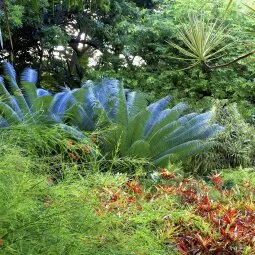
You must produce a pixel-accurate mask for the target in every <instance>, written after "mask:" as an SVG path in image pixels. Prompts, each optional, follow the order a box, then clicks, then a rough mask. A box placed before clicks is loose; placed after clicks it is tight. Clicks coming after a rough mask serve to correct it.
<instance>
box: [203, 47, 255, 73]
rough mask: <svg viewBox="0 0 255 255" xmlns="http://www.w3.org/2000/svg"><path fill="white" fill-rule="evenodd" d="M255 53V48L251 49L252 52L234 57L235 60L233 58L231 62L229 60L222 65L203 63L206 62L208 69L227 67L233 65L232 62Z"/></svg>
mask: <svg viewBox="0 0 255 255" xmlns="http://www.w3.org/2000/svg"><path fill="white" fill-rule="evenodd" d="M254 53H255V50H253V51H251V52H249V53H247V54H244V55H242V56H240V57H238V58H236V59H234V60H232V61H230V62H228V63H225V64H222V65H216V66H209V65H208V64H207V63H203V64H204V65H205V66H206V67H207V68H208V69H210V70H213V69H217V68H222V67H227V66H230V65H232V64H233V63H235V62H238V61H239V60H241V59H244V58H247V57H249V56H251V55H252V54H254Z"/></svg>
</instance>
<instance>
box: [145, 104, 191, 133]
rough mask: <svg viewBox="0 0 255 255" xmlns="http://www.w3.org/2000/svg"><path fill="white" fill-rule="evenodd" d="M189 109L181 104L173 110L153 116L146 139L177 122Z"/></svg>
mask: <svg viewBox="0 0 255 255" xmlns="http://www.w3.org/2000/svg"><path fill="white" fill-rule="evenodd" d="M186 109H187V106H186V105H185V104H183V103H179V104H177V105H176V106H174V107H173V108H172V109H166V110H164V111H161V112H159V113H158V114H157V116H154V115H153V116H152V117H151V119H150V123H151V124H150V126H151V127H150V129H148V130H147V133H146V137H148V138H150V137H151V136H152V135H153V134H154V133H155V132H157V131H158V130H159V129H161V128H162V127H164V126H165V125H168V124H169V123H170V122H172V121H175V120H177V119H178V118H179V117H180V115H181V114H182V113H183V111H185V110H186Z"/></svg>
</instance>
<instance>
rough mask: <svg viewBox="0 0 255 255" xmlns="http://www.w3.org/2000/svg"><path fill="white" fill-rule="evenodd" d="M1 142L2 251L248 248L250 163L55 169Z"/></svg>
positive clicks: (252, 213) (252, 212) (253, 183)
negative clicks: (202, 173) (219, 168)
mask: <svg viewBox="0 0 255 255" xmlns="http://www.w3.org/2000/svg"><path fill="white" fill-rule="evenodd" d="M71 145H72V146H74V145H73V144H71ZM69 146H70V145H69ZM0 148H1V160H0V179H1V182H0V183H1V184H0V185H1V186H0V199H1V211H0V222H1V224H0V252H1V254H6V255H9V254H118V255H121V254H123V255H124V254H139V255H140V254H155V255H156V254H158V255H159V254H161V255H163V254H187V255H188V254H194V252H195V253H196V252H200V253H201V252H202V253H201V254H253V251H254V247H253V245H254V239H255V230H254V227H253V220H254V217H255V206H254V202H253V201H254V198H253V196H254V189H255V175H254V173H253V171H252V169H251V170H250V171H249V170H248V169H247V170H246V169H243V170H242V169H237V171H233V170H232V171H231V172H228V171H226V172H225V173H224V174H223V177H222V178H221V176H220V175H217V174H214V175H212V176H210V177H207V178H205V180H202V179H200V178H198V179H195V178H185V177H184V176H183V174H181V171H180V169H179V168H178V166H174V165H172V167H171V168H170V169H169V172H168V171H166V170H161V171H156V172H155V171H154V169H152V168H151V171H154V172H153V174H148V173H145V171H144V170H145V169H143V168H142V167H140V168H139V167H138V165H137V166H136V170H137V171H135V173H133V174H132V175H131V174H130V175H127V174H121V173H116V171H117V169H118V167H119V169H120V170H121V167H120V166H117V167H116V166H115V173H113V172H109V171H108V172H106V173H102V172H100V171H99V166H98V165H97V163H99V162H100V160H98V161H96V162H97V163H95V161H90V162H89V163H84V164H83V163H79V162H75V161H76V160H75V161H72V162H71V161H69V162H68V161H66V160H62V163H61V164H60V162H58V166H60V165H61V173H62V175H61V176H56V173H55V172H54V171H52V170H53V169H52V161H54V160H53V159H52V161H49V160H45V161H42V158H41V157H40V158H39V157H38V155H34V156H33V157H31V155H29V154H28V153H27V152H26V149H24V148H21V147H18V145H15V146H13V145H11V144H10V143H8V140H6V142H5V143H3V142H2V143H1V147H0ZM41 156H42V155H41ZM101 161H102V159H101ZM108 167H110V165H108ZM147 171H148V169H147Z"/></svg>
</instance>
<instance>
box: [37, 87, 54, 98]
mask: <svg viewBox="0 0 255 255" xmlns="http://www.w3.org/2000/svg"><path fill="white" fill-rule="evenodd" d="M36 94H37V96H38V97H45V96H51V93H50V92H49V91H48V90H46V89H37V90H36Z"/></svg>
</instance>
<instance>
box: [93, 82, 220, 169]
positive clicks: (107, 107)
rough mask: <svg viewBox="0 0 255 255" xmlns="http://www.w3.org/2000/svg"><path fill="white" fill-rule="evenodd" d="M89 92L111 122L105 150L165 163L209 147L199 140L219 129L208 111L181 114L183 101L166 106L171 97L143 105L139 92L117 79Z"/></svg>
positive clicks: (157, 163)
mask: <svg viewBox="0 0 255 255" xmlns="http://www.w3.org/2000/svg"><path fill="white" fill-rule="evenodd" d="M89 86H91V83H90V85H89ZM92 86H93V85H92ZM90 91H95V92H96V93H95V94H93V95H95V96H96V97H97V98H98V101H99V103H100V105H101V106H102V108H104V113H105V116H106V117H107V119H108V121H109V122H110V123H112V124H113V125H112V127H111V128H110V129H109V130H108V131H107V132H106V134H105V137H106V138H105V142H106V146H105V149H106V151H116V150H119V152H120V155H121V156H123V157H124V156H130V157H138V158H149V159H152V161H153V162H154V163H155V164H156V165H160V166H165V165H167V164H168V163H169V162H170V161H171V162H172V161H179V160H182V159H184V158H186V157H188V156H190V155H193V154H194V153H198V152H199V151H202V150H203V149H205V148H206V147H209V146H211V145H212V144H211V143H210V142H204V141H202V140H203V139H206V138H208V137H211V136H214V135H216V134H217V133H218V132H219V131H221V130H222V127H221V126H219V125H217V124H210V123H209V120H210V117H211V113H209V112H206V113H203V114H197V113H189V114H186V115H183V112H184V111H185V110H186V109H187V108H188V107H187V106H186V105H185V104H184V103H179V104H177V105H175V106H174V107H173V108H171V109H169V108H167V107H168V105H169V102H170V101H171V99H172V97H171V96H168V97H165V98H163V99H161V100H159V101H157V102H155V103H153V104H150V105H149V106H147V101H146V98H145V96H144V95H143V94H141V93H138V92H129V91H125V90H124V88H123V86H122V85H121V84H119V83H118V82H117V81H110V80H107V81H105V82H104V83H102V84H101V85H100V86H95V87H94V88H93V90H90Z"/></svg>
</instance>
